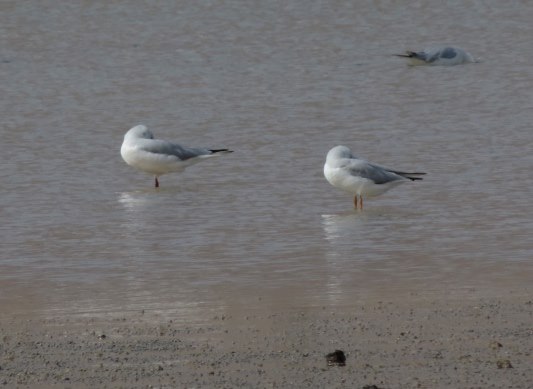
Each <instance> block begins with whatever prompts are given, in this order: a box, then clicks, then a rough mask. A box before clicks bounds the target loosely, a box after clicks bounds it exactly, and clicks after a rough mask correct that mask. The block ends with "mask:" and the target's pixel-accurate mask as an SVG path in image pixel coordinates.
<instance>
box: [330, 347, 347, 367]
mask: <svg viewBox="0 0 533 389" xmlns="http://www.w3.org/2000/svg"><path fill="white" fill-rule="evenodd" d="M326 360H327V361H328V366H345V365H346V356H345V355H344V352H343V351H342V350H335V351H334V352H332V353H329V354H328V355H326Z"/></svg>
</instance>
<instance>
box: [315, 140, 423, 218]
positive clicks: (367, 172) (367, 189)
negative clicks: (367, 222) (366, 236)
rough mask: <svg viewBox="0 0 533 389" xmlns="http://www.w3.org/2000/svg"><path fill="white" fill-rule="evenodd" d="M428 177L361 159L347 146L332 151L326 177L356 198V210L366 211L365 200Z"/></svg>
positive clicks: (325, 168) (326, 167) (335, 185)
mask: <svg viewBox="0 0 533 389" xmlns="http://www.w3.org/2000/svg"><path fill="white" fill-rule="evenodd" d="M423 174H426V173H405V172H400V171H397V170H390V169H388V168H386V167H383V166H379V165H375V164H373V163H371V162H368V161H365V160H364V159H360V158H357V157H356V156H355V155H353V154H352V151H351V150H350V149H349V148H348V147H346V146H336V147H334V148H332V149H331V150H330V151H329V152H328V155H327V157H326V164H325V165H324V176H325V177H326V180H328V182H329V183H330V184H331V185H333V186H334V187H337V188H339V189H342V190H344V191H346V192H349V193H351V194H354V195H355V197H354V199H353V203H354V206H355V208H356V209H357V208H360V209H363V197H374V196H379V195H380V194H382V193H385V192H387V191H388V190H389V189H392V188H394V187H395V186H396V185H399V184H401V183H403V182H405V181H407V180H411V181H416V180H421V179H422V177H419V176H421V175H423Z"/></svg>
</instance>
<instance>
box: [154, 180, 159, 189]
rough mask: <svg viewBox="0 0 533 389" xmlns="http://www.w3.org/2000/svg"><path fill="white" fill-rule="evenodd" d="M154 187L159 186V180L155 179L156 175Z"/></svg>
mask: <svg viewBox="0 0 533 389" xmlns="http://www.w3.org/2000/svg"><path fill="white" fill-rule="evenodd" d="M155 187H156V188H159V180H158V179H157V177H156V178H155Z"/></svg>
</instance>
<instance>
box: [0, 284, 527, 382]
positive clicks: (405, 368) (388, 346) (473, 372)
mask: <svg viewBox="0 0 533 389" xmlns="http://www.w3.org/2000/svg"><path fill="white" fill-rule="evenodd" d="M4 316H5V315H4ZM238 316H239V317H236V316H216V317H212V318H211V319H209V320H207V321H206V322H203V323H198V324H194V325H192V324H190V323H183V322H180V321H179V319H178V318H176V319H174V320H172V319H168V318H165V319H163V318H162V317H161V316H159V315H157V314H156V313H151V312H149V311H146V312H138V313H135V314H128V315H124V316H120V315H119V314H116V313H115V314H112V315H111V314H108V315H103V316H101V317H86V316H75V315H73V316H69V317H68V318H46V319H45V318H38V319H35V318H34V319H28V318H27V317H23V316H17V317H15V316H11V317H2V319H1V320H0V324H1V330H0V339H1V340H2V342H1V347H0V384H1V385H4V386H5V387H9V388H13V387H32V388H33V387H35V388H37V387H38V388H43V387H44V388H48V387H54V388H55V387H57V388H80V387H81V388H83V387H98V388H103V387H124V388H136V387H141V388H142V387H154V388H236V387H239V388H240V387H244V388H289V387H296V388H299V387H302V388H304V387H311V388H365V387H366V388H387V389H393V388H531V387H533V356H532V354H531V353H532V349H533V347H532V346H533V340H532V339H533V303H532V301H531V296H529V297H528V294H526V293H509V294H506V295H505V296H503V297H501V298H492V297H491V298H481V297H475V296H469V297H464V296H463V297H457V296H456V297H448V298H446V299H444V298H442V297H441V298H439V299H436V298H428V297H423V296H420V295H417V294H411V295H410V296H409V298H401V299H400V298H399V299H398V301H394V300H389V301H372V302H365V303H362V304H360V303H358V304H356V305H354V306H350V307H336V308H334V309H331V308H328V307H317V308H311V309H309V308H308V309H293V310H284V311H277V312H259V313H258V312H255V313H249V314H247V313H245V312H243V314H242V316H241V315H238ZM336 349H339V350H342V351H343V352H344V353H345V355H346V365H345V366H328V363H327V361H326V358H325V355H326V354H327V353H329V352H332V351H334V350H336ZM372 385H374V386H372Z"/></svg>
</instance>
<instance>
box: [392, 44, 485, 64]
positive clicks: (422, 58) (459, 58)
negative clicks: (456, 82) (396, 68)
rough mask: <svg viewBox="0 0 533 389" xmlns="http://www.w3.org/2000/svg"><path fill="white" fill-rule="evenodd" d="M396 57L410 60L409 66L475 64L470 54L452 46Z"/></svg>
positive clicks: (407, 53) (411, 52)
mask: <svg viewBox="0 0 533 389" xmlns="http://www.w3.org/2000/svg"><path fill="white" fill-rule="evenodd" d="M396 56H398V57H405V58H409V59H410V65H412V66H416V65H440V66H451V65H459V64H462V63H469V62H476V61H475V60H474V57H472V55H471V54H470V53H467V52H466V51H464V50H463V49H460V48H458V47H453V46H439V47H432V48H429V49H425V50H422V51H407V52H406V53H405V54H396Z"/></svg>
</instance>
